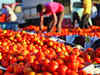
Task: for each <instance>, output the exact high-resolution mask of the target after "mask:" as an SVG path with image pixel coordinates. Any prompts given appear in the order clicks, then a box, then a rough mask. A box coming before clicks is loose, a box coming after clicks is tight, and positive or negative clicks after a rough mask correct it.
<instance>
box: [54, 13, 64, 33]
mask: <svg viewBox="0 0 100 75" xmlns="http://www.w3.org/2000/svg"><path fill="white" fill-rule="evenodd" d="M57 16H58V23H57V29H56V31H57V32H61V28H62V25H61V24H62V21H63V18H64V12H61V13H59V14H57Z"/></svg>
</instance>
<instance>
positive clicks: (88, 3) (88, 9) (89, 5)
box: [83, 0, 92, 15]
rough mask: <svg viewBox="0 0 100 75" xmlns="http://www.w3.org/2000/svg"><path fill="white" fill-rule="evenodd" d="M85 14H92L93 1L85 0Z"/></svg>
mask: <svg viewBox="0 0 100 75" xmlns="http://www.w3.org/2000/svg"><path fill="white" fill-rule="evenodd" d="M83 8H84V10H83V14H89V15H90V14H91V8H92V0H83Z"/></svg>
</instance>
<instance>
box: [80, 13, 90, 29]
mask: <svg viewBox="0 0 100 75" xmlns="http://www.w3.org/2000/svg"><path fill="white" fill-rule="evenodd" d="M89 17H90V15H89V14H85V15H83V16H82V19H81V23H80V28H88V27H89V26H90V24H89Z"/></svg>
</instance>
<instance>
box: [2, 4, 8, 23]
mask: <svg viewBox="0 0 100 75" xmlns="http://www.w3.org/2000/svg"><path fill="white" fill-rule="evenodd" d="M7 21H9V12H8V10H7V8H6V4H2V9H1V14H0V22H7Z"/></svg>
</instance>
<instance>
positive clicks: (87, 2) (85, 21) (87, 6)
mask: <svg viewBox="0 0 100 75" xmlns="http://www.w3.org/2000/svg"><path fill="white" fill-rule="evenodd" d="M83 8H84V10H83V16H82V21H81V25H80V27H81V28H88V26H89V18H90V15H91V8H92V0H83Z"/></svg>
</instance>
